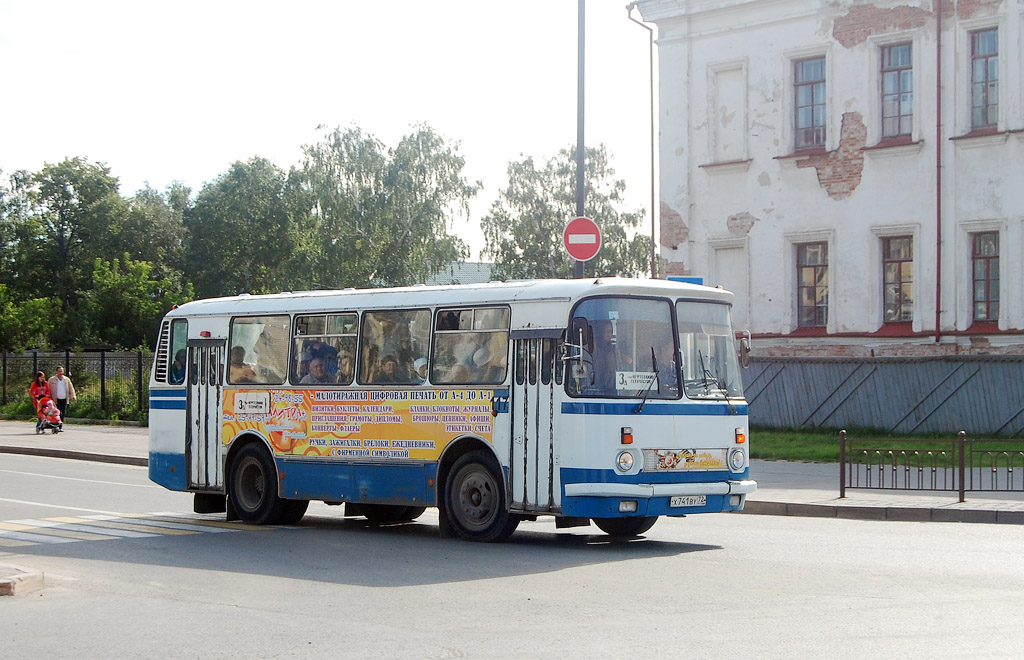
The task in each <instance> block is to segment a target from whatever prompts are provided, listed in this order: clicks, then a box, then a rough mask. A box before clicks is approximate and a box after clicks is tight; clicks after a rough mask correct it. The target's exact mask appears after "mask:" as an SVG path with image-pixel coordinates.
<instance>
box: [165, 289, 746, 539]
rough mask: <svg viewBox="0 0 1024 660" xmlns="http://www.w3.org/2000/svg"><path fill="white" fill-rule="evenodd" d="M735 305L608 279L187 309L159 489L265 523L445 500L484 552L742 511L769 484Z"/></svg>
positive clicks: (213, 303)
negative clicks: (759, 478) (488, 544)
mask: <svg viewBox="0 0 1024 660" xmlns="http://www.w3.org/2000/svg"><path fill="white" fill-rule="evenodd" d="M732 299H733V296H732V294H731V293H729V292H727V291H723V290H721V289H717V288H710V287H704V286H699V285H694V284H685V283H677V282H668V281H663V280H633V279H621V278H598V279H580V280H533V281H523V282H492V283H488V284H478V285H466V286H440V287H436V286H414V287H404V288H391V289H368V290H344V291H313V292H301V293H281V294H275V295H244V294H243V295H240V296H235V297H229V298H218V299H212V300H199V301H196V302H191V303H188V304H185V305H182V306H180V307H178V308H176V309H174V310H172V311H171V312H170V313H168V314H167V316H166V317H165V318H164V320H163V322H162V325H161V328H160V336H159V341H158V345H157V350H156V357H155V361H154V364H153V369H152V374H151V379H150V421H149V428H150V460H149V466H150V467H149V470H150V477H151V479H152V480H153V481H155V482H156V483H158V484H162V485H163V486H165V487H167V488H169V489H173V490H178V491H187V492H191V493H194V494H195V510H196V511H199V512H216V511H226V512H227V515H228V517H229V518H230V519H241V520H242V521H244V522H248V523H253V524H275V523H279V524H285V523H294V522H297V521H298V520H299V519H301V517H302V516H303V515H304V513H305V512H306V509H307V506H308V504H309V502H310V501H311V500H319V501H323V502H326V503H328V504H344V506H345V515H347V516H365V517H366V518H368V519H370V520H373V521H388V522H393V521H404V520H412V519H414V518H416V517H417V516H419V515H420V514H421V513H423V511H424V510H425V508H426V507H436V508H437V509H438V512H439V520H440V529H441V533H442V534H444V535H457V536H460V537H463V538H466V539H470V540H475V541H498V540H503V539H506V538H508V536H510V535H511V534H512V533H513V532H514V531H515V529H516V526H517V525H518V524H519V522H520V521H522V520H534V519H536V518H537V517H539V516H551V517H553V519H554V521H555V524H556V526H557V527H560V528H561V527H574V526H582V525H589V524H590V523H591V522H593V523H594V524H596V525H597V526H598V527H599V528H600V529H601V530H603V531H604V532H606V533H608V534H611V535H617V536H622V535H628V536H632V535H637V534H641V533H643V532H645V531H646V530H648V529H650V527H651V526H652V525H653V524H654V522H655V521H656V520H657V518H658V517H659V516H683V515H690V514H696V513H710V512H720V511H737V510H740V509H742V508H743V504H744V500H745V498H746V496H747V495H748V494H749V493H751V492H753V491H754V490H755V489H756V483H755V482H754V481H752V480H751V479H750V474H749V444H748V442H747V440H748V428H747V404H746V401H745V400H744V398H743V390H742V382H741V378H740V361H741V360H740V359H739V353H740V351H739V350H738V348H737V342H736V339H735V335H734V331H733V328H732V325H731V321H730V305H731V302H732ZM741 344H743V342H741ZM741 348H745V346H741Z"/></svg>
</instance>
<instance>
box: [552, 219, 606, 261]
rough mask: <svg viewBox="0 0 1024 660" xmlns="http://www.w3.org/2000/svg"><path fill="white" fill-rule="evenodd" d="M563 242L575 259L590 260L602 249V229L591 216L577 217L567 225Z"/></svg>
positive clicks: (563, 234) (563, 233) (566, 249)
mask: <svg viewBox="0 0 1024 660" xmlns="http://www.w3.org/2000/svg"><path fill="white" fill-rule="evenodd" d="M562 243H563V244H564V245H565V251H566V252H568V253H569V256H570V257H572V258H573V259H576V260H577V261H590V260H591V259H593V258H594V257H596V256H597V253H598V252H599V251H600V250H601V230H600V229H598V228H597V223H596V222H594V221H593V220H591V219H590V218H582V217H581V218H576V219H575V220H573V221H571V222H570V223H569V224H567V225H566V226H565V231H563V232H562Z"/></svg>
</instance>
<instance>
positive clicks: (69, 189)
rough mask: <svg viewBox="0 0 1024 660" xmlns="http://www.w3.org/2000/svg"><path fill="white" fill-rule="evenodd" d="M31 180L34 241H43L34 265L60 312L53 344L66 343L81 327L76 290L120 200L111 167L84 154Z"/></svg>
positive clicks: (85, 283)
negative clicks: (42, 271)
mask: <svg viewBox="0 0 1024 660" xmlns="http://www.w3.org/2000/svg"><path fill="white" fill-rule="evenodd" d="M31 184H32V188H31V189H30V191H29V199H30V201H31V203H32V204H33V206H34V208H33V209H32V213H33V215H34V217H35V220H36V222H37V223H38V224H37V225H36V227H37V228H38V231H39V235H38V236H36V237H34V240H36V241H37V242H39V241H41V243H40V244H39V245H38V247H37V248H36V249H35V250H34V252H35V254H36V255H37V259H38V260H37V262H36V264H35V265H36V266H39V265H41V266H42V267H43V268H44V274H45V277H43V278H41V279H40V282H39V285H40V286H41V287H44V289H43V290H45V291H47V292H50V291H52V297H54V298H56V299H57V300H59V301H60V303H61V308H62V310H63V313H64V316H63V319H61V320H59V321H58V324H57V327H56V328H55V330H54V332H55V335H54V337H52V340H53V344H55V345H69V344H73V343H75V342H76V341H78V339H79V338H80V336H81V332H82V329H83V328H82V326H81V324H80V320H81V319H80V315H78V314H77V313H75V311H76V309H77V305H78V299H77V296H78V292H79V291H81V290H85V289H87V288H89V278H90V277H91V275H92V259H93V258H95V257H97V256H101V255H102V254H103V251H104V247H105V246H107V245H108V244H109V237H110V236H111V234H112V232H111V230H110V228H111V227H117V226H119V225H120V224H121V222H122V218H123V213H124V208H125V205H124V200H123V199H121V197H120V196H119V195H118V191H117V188H118V183H117V178H116V177H114V176H111V174H110V168H108V167H107V166H106V165H104V164H102V163H95V164H94V163H89V162H87V161H86V160H85V159H82V158H69V159H66V160H64V161H63V162H61V163H59V164H57V165H50V164H47V165H44V166H43V169H42V170H41V171H40V172H39V173H37V174H35V175H34V176H33V177H32V180H31ZM31 238H32V237H28V236H26V237H24V240H25V241H29V240H30V239H31Z"/></svg>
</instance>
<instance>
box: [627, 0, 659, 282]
mask: <svg viewBox="0 0 1024 660" xmlns="http://www.w3.org/2000/svg"><path fill="white" fill-rule="evenodd" d="M633 7H636V3H635V2H631V3H629V4H628V5H627V6H626V15H627V16H629V20H631V21H633V22H634V23H636V24H637V25H639V26H640V27H642V28H643V29H645V30H647V39H648V44H647V56H648V59H649V60H650V64H649V66H650V76H651V78H650V85H651V277H652V278H656V277H658V261H657V258H656V256H655V246H656V245H657V244H658V242H657V241H656V240H655V236H654V147H655V139H654V138H655V136H654V28H652V27H650V26H649V25H644V24H643V23H642V22H640V21H638V20H636V19H635V18H633Z"/></svg>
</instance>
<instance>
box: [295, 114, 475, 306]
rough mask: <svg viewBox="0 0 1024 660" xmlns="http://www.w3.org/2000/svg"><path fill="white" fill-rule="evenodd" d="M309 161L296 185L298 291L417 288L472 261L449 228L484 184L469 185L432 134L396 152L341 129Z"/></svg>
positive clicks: (423, 132)
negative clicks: (439, 272) (457, 263)
mask: <svg viewBox="0 0 1024 660" xmlns="http://www.w3.org/2000/svg"><path fill="white" fill-rule="evenodd" d="M304 152H305V158H304V161H303V164H302V167H301V168H300V169H297V170H295V171H293V174H292V177H291V178H290V183H291V184H292V185H293V186H294V187H293V189H292V190H291V191H290V194H291V198H290V201H291V202H292V203H293V204H294V208H295V209H296V212H295V218H296V227H295V232H296V233H295V236H296V243H297V245H298V246H299V249H298V250H297V251H296V253H295V255H294V258H293V261H292V272H293V273H294V274H295V276H296V277H297V280H298V281H297V282H296V284H297V286H299V287H302V288H319V287H331V288H335V287H337V288H340V287H346V286H354V287H368V286H382V285H403V284H413V283H415V282H422V281H424V280H425V279H427V278H428V277H429V276H430V275H432V274H433V273H435V272H436V271H437V270H439V269H440V268H441V267H442V266H444V265H445V264H447V263H450V262H452V261H455V260H457V259H460V258H464V257H465V256H467V255H468V249H467V248H466V245H465V244H464V243H463V242H462V241H461V240H460V239H459V238H458V237H456V236H451V235H449V234H448V228H449V226H450V223H451V218H452V217H453V215H454V214H457V213H463V214H468V201H469V199H470V198H471V197H472V196H473V195H474V194H475V193H476V191H477V189H478V188H479V184H470V183H468V182H467V181H466V180H465V178H464V177H463V176H462V169H463V166H464V164H465V163H464V160H463V158H462V157H461V156H459V155H457V154H456V152H455V149H454V148H453V147H451V146H449V145H448V144H447V143H446V142H445V141H444V140H443V139H442V138H441V137H440V136H438V135H437V134H436V133H435V132H434V131H433V130H432V129H430V128H429V127H426V126H419V127H416V129H415V130H414V132H413V133H412V134H410V135H407V136H405V137H403V138H402V140H401V141H400V142H399V144H398V146H397V147H395V148H394V149H393V150H387V149H386V148H385V147H384V145H383V144H382V143H380V142H379V141H378V140H377V139H375V138H373V137H372V136H368V135H365V134H364V133H363V132H362V131H360V130H359V129H358V128H348V129H345V130H342V129H340V128H337V129H335V130H334V131H332V132H330V133H327V134H325V135H324V137H323V139H322V140H321V141H320V142H318V143H317V144H314V145H307V146H306V147H305V148H304Z"/></svg>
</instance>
